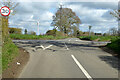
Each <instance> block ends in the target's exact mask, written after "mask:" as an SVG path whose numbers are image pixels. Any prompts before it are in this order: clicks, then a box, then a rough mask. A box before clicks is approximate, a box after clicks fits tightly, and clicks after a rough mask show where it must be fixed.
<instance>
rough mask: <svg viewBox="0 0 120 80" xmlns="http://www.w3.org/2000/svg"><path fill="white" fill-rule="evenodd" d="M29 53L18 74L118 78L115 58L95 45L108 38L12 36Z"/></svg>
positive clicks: (101, 43) (26, 75)
mask: <svg viewBox="0 0 120 80" xmlns="http://www.w3.org/2000/svg"><path fill="white" fill-rule="evenodd" d="M13 42H14V43H15V44H16V45H18V46H19V47H22V48H24V49H26V50H27V51H28V52H29V53H30V60H29V62H28V64H27V65H26V66H25V68H24V69H23V70H22V72H21V74H20V76H19V78H86V79H90V80H94V78H118V59H117V58H115V57H113V56H112V55H111V54H108V53H107V52H104V51H102V50H101V49H100V48H98V46H100V45H105V44H107V42H91V41H82V40H79V39H77V38H68V39H63V40H13Z"/></svg>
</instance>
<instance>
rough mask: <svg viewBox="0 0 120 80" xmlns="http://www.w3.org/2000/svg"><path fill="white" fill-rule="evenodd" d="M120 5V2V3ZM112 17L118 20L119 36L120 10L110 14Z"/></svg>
mask: <svg viewBox="0 0 120 80" xmlns="http://www.w3.org/2000/svg"><path fill="white" fill-rule="evenodd" d="M119 3H120V2H119ZM110 14H111V15H113V16H114V17H116V18H117V20H118V35H120V9H119V10H114V11H113V12H110Z"/></svg>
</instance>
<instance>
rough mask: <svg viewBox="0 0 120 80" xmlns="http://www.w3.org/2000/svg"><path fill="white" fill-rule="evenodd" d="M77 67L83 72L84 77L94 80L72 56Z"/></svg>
mask: <svg viewBox="0 0 120 80" xmlns="http://www.w3.org/2000/svg"><path fill="white" fill-rule="evenodd" d="M71 56H72V58H73V60H74V61H75V63H76V64H77V66H78V67H79V68H80V69H81V70H82V72H83V73H84V75H85V76H86V77H87V78H88V80H93V79H92V77H91V76H90V75H89V74H88V72H87V71H86V70H85V69H84V68H83V66H82V65H81V64H80V62H79V61H78V60H77V59H76V58H75V56H74V55H71Z"/></svg>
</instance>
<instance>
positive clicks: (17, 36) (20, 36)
mask: <svg viewBox="0 0 120 80" xmlns="http://www.w3.org/2000/svg"><path fill="white" fill-rule="evenodd" d="M9 36H10V38H11V39H38V40H48V39H49V40H52V39H64V38H67V37H66V36H56V37H54V36H52V35H25V34H10V35H9Z"/></svg>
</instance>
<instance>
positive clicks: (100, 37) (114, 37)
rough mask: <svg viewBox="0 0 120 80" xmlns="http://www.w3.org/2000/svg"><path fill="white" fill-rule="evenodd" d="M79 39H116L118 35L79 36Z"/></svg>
mask: <svg viewBox="0 0 120 80" xmlns="http://www.w3.org/2000/svg"><path fill="white" fill-rule="evenodd" d="M78 38H80V39H81V40H91V41H111V40H113V41H114V40H117V39H118V38H120V37H119V36H79V37H78Z"/></svg>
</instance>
